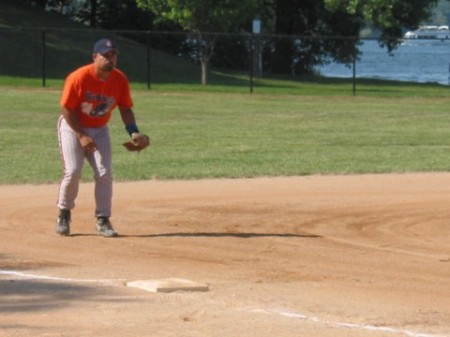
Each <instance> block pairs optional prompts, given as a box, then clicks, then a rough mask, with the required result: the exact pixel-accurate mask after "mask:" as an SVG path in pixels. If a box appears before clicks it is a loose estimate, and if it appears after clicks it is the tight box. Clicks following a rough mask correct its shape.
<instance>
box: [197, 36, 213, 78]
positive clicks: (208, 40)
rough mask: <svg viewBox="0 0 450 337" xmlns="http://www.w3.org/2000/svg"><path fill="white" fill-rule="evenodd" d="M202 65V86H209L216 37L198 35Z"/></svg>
mask: <svg viewBox="0 0 450 337" xmlns="http://www.w3.org/2000/svg"><path fill="white" fill-rule="evenodd" d="M197 38H198V41H199V45H200V47H199V54H200V63H201V68H202V85H207V84H208V75H209V61H210V60H211V58H212V56H213V54H214V47H215V45H216V40H217V37H216V36H214V35H204V34H202V33H198V35H197Z"/></svg>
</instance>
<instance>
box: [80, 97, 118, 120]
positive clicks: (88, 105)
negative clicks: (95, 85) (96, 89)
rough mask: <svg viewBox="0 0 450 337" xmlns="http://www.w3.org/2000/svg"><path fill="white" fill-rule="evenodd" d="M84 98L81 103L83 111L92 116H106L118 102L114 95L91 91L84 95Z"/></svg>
mask: <svg viewBox="0 0 450 337" xmlns="http://www.w3.org/2000/svg"><path fill="white" fill-rule="evenodd" d="M84 99H85V101H84V102H82V103H81V111H82V112H83V113H85V114H86V115H89V116H91V117H103V116H105V115H106V114H107V113H108V112H109V111H110V110H111V109H112V107H113V106H114V104H115V102H116V100H115V99H114V97H110V96H106V95H104V94H94V93H91V92H89V91H88V92H86V94H85V95H84Z"/></svg>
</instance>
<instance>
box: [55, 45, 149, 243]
mask: <svg viewBox="0 0 450 337" xmlns="http://www.w3.org/2000/svg"><path fill="white" fill-rule="evenodd" d="M117 57H118V50H117V48H116V46H115V44H114V43H113V41H111V40H109V39H101V40H99V41H97V42H96V43H95V45H94V48H93V53H92V60H93V62H92V63H90V64H88V65H85V66H82V67H80V68H78V69H76V70H75V71H73V72H72V73H70V74H69V75H68V77H67V78H66V80H65V84H64V89H63V92H62V96H61V101H60V104H61V116H60V118H59V120H58V140H59V148H60V152H61V158H62V161H63V171H64V174H63V178H62V181H61V185H60V189H59V195H58V203H57V206H58V208H59V214H58V218H57V221H56V233H57V234H60V235H69V234H70V222H71V210H72V209H73V208H74V207H75V199H76V197H77V194H78V186H79V182H80V177H81V171H82V168H83V164H84V159H87V161H88V162H89V164H90V165H91V167H92V169H93V171H94V178H95V203H96V209H95V216H96V218H97V222H96V228H97V231H98V234H99V235H102V236H105V237H114V236H117V232H116V231H115V230H114V228H113V227H112V225H111V222H110V220H109V218H110V216H111V201H112V174H111V143H110V136H109V131H108V121H109V119H110V117H111V113H112V111H113V109H114V108H115V107H118V108H119V111H120V115H121V118H122V121H123V123H124V125H125V129H126V130H127V132H128V133H129V135H130V137H131V139H132V144H134V145H135V150H142V149H143V148H145V147H147V146H148V145H149V144H150V140H149V138H148V137H147V136H146V135H144V134H141V133H139V129H138V127H137V125H136V120H135V115H134V112H133V110H132V106H133V101H132V99H131V94H130V88H129V82H128V79H127V77H126V76H125V74H124V73H123V72H121V71H120V70H119V69H117V68H116V64H117ZM124 145H125V144H124ZM126 147H127V148H128V149H129V150H130V148H129V147H128V146H127V145H126Z"/></svg>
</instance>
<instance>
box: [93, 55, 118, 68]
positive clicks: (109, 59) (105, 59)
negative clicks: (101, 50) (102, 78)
mask: <svg viewBox="0 0 450 337" xmlns="http://www.w3.org/2000/svg"><path fill="white" fill-rule="evenodd" d="M94 63H95V65H96V66H97V68H98V69H100V70H102V71H106V72H109V71H112V70H113V69H114V68H115V67H116V64H117V52H116V51H114V50H111V51H109V52H107V53H105V54H95V55H94Z"/></svg>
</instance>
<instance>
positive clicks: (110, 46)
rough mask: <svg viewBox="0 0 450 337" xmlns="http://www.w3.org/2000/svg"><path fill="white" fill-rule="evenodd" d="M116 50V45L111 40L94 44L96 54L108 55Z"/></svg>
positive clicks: (102, 40)
mask: <svg viewBox="0 0 450 337" xmlns="http://www.w3.org/2000/svg"><path fill="white" fill-rule="evenodd" d="M111 50H114V51H117V48H116V45H115V44H114V42H112V41H111V40H110V39H101V40H98V41H97V42H95V44H94V50H93V53H94V54H106V53H107V52H109V51H111Z"/></svg>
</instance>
